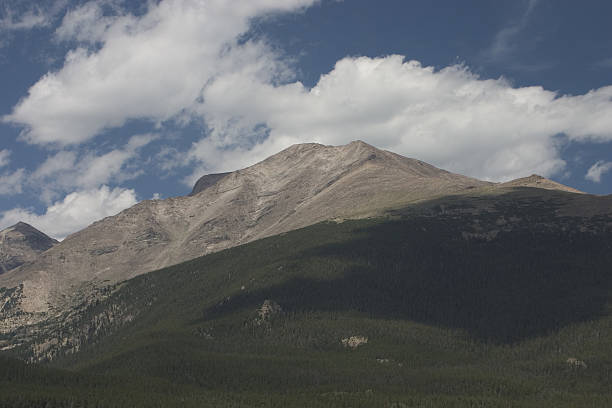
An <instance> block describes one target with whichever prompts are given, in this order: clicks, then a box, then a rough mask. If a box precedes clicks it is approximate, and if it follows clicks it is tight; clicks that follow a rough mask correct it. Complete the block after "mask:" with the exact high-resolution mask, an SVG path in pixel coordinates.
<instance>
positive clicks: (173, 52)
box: [0, 0, 612, 238]
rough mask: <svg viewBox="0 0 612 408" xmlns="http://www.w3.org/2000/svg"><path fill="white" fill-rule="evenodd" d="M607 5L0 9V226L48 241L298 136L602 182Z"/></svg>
mask: <svg viewBox="0 0 612 408" xmlns="http://www.w3.org/2000/svg"><path fill="white" fill-rule="evenodd" d="M610 15H612V3H610V2H609V1H596V0H590V1H589V0H586V1H583V2H580V3H578V2H575V1H570V0H524V1H520V0H512V1H510V0H508V1H502V0H499V1H485V0H466V1H462V2H456V1H451V0H445V1H443V0H429V1H425V0H423V1H420V0H414V1H400V0H380V1H376V2H373V1H369V0H345V1H332V0H327V1H325V0H323V1H319V2H317V1H315V0H235V1H231V2H229V1H224V0H210V1H208V0H162V1H123V0H97V1H86V0H79V1H72V0H47V1H42V2H41V1H29V0H0V117H1V118H2V120H1V121H0V228H4V227H6V226H9V225H11V224H13V223H15V222H17V221H18V220H24V221H26V222H30V223H32V224H33V225H34V226H36V227H38V228H40V229H41V230H43V231H45V232H48V233H50V234H51V235H53V236H55V237H58V238H62V237H64V236H66V235H67V234H69V233H71V232H74V231H76V230H78V229H80V228H83V227H84V226H86V225H88V224H89V223H91V222H92V221H94V220H96V219H100V218H102V217H105V216H108V215H112V214H114V213H116V212H118V211H120V210H121V209H123V208H126V207H127V206H131V205H133V204H134V203H136V202H137V201H139V200H143V199H151V198H156V197H160V198H166V197H170V196H176V195H182V194H186V193H188V192H189V191H190V189H191V185H192V183H193V182H194V181H195V180H196V179H197V178H198V177H199V176H200V175H202V174H205V173H207V172H216V171H228V170H234V169H237V168H241V167H245V166H247V165H250V164H253V163H255V162H257V161H259V160H262V159H263V158H265V157H267V156H269V155H271V154H274V153H276V152H278V151H280V150H281V149H283V148H285V147H287V146H289V145H291V144H293V143H302V142H312V141H314V142H320V143H325V144H344V143H348V142H350V141H352V140H355V139H362V140H364V141H366V142H368V143H371V144H373V145H375V146H377V147H380V148H384V149H388V150H391V151H395V152H397V153H400V154H403V155H406V156H409V157H416V158H419V159H421V160H425V161H427V162H430V163H432V164H434V165H437V166H439V167H442V168H445V169H447V170H450V171H455V172H458V173H462V174H467V175H470V176H474V177H478V178H481V179H487V180H492V181H505V180H509V179H512V178H516V177H521V176H527V175H529V174H532V173H538V174H542V175H544V176H547V177H550V178H552V179H554V180H557V181H560V182H562V183H564V184H568V185H570V186H573V187H576V188H578V189H581V190H583V191H587V192H590V193H595V194H610V193H612V143H611V141H612V87H610V86H611V85H612V41H611V39H612V26H611V25H610V24H609V16H610Z"/></svg>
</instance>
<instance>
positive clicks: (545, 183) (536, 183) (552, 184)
mask: <svg viewBox="0 0 612 408" xmlns="http://www.w3.org/2000/svg"><path fill="white" fill-rule="evenodd" d="M498 186H499V187H535V188H543V189H545V190H560V191H566V192H569V193H578V194H584V192H582V191H580V190H576V189H575V188H572V187H569V186H566V185H564V184H561V183H557V182H556V181H553V180H550V179H547V178H546V177H542V176H540V175H539V174H532V175H531V176H527V177H522V178H518V179H515V180H510V181H507V182H505V183H500V184H498Z"/></svg>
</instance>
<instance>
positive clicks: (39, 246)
mask: <svg viewBox="0 0 612 408" xmlns="http://www.w3.org/2000/svg"><path fill="white" fill-rule="evenodd" d="M57 243H58V242H57V241H56V240H54V239H53V238H50V237H48V236H47V235H45V234H43V233H42V232H40V231H39V230H37V229H36V228H34V227H32V226H31V225H28V224H26V223H24V222H19V223H17V224H15V225H13V226H12V227H9V228H7V229H5V230H2V231H0V274H2V273H5V272H8V271H10V270H12V269H15V268H17V267H18V266H20V265H22V264H24V263H25V262H30V261H33V260H34V259H35V258H36V257H37V256H38V254H40V253H41V252H44V251H46V250H47V249H49V248H51V247H52V246H53V245H55V244H57Z"/></svg>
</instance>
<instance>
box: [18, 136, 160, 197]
mask: <svg viewBox="0 0 612 408" xmlns="http://www.w3.org/2000/svg"><path fill="white" fill-rule="evenodd" d="M158 138H159V135H157V134H143V135H135V136H132V137H131V138H130V139H129V140H128V142H127V143H126V144H125V145H124V146H123V147H122V148H119V149H114V150H111V151H110V152H108V153H105V154H101V155H98V154H95V153H94V152H87V153H84V154H81V155H79V154H78V153H77V152H76V151H73V150H70V151H66V150H62V151H59V152H57V153H55V154H54V155H51V156H49V157H47V159H46V160H45V161H44V162H43V163H42V164H41V165H40V166H39V167H38V168H37V169H36V170H35V171H34V172H33V173H32V174H31V175H30V177H29V183H30V185H32V186H33V187H34V188H36V189H39V190H40V191H41V193H40V194H41V195H40V197H41V198H42V199H43V201H45V202H50V201H51V200H54V199H56V198H57V197H58V195H60V194H61V193H64V192H66V191H71V190H73V189H92V188H97V187H99V186H101V185H103V184H108V183H110V182H117V183H120V182H123V181H126V180H129V179H131V178H133V177H136V176H138V175H139V174H140V173H141V172H142V169H137V170H134V169H128V168H127V167H128V165H129V164H130V162H132V161H134V160H136V159H137V158H138V157H139V152H140V149H141V148H143V147H144V146H146V145H147V144H149V143H151V142H152V141H154V140H156V139H158Z"/></svg>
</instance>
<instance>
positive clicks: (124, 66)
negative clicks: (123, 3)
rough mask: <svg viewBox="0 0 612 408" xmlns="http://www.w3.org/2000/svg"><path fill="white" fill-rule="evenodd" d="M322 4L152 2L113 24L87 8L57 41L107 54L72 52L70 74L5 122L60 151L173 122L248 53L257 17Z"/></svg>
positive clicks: (56, 76)
mask: <svg viewBox="0 0 612 408" xmlns="http://www.w3.org/2000/svg"><path fill="white" fill-rule="evenodd" d="M314 1H315V0H236V1H231V2H229V1H225V0H214V1H206V2H203V1H199V0H162V1H160V2H150V3H149V9H148V11H147V12H146V13H145V14H144V15H143V16H134V15H131V14H119V15H115V16H114V17H105V18H101V15H100V11H99V8H97V7H96V4H95V3H90V4H87V5H85V6H83V7H81V8H79V9H76V10H74V11H73V12H71V13H69V14H68V15H66V17H65V19H64V21H63V23H64V24H63V25H62V26H61V27H60V28H58V30H57V37H58V38H60V39H70V38H71V39H76V40H78V41H82V42H96V43H100V44H101V48H100V49H99V50H97V51H91V50H88V49H87V48H78V49H75V50H72V51H71V52H69V53H68V55H67V56H66V59H65V63H64V66H63V68H62V69H61V70H59V71H58V72H50V73H48V74H47V75H45V76H43V77H42V78H41V79H40V80H39V81H38V82H37V83H36V84H34V85H33V86H32V87H31V88H30V90H29V93H28V96H27V97H26V98H24V99H23V100H22V101H21V102H20V103H19V104H18V105H17V106H15V108H14V110H13V113H12V114H10V115H8V116H5V118H4V120H5V121H8V122H12V123H16V124H21V125H23V126H24V131H23V132H22V138H23V139H24V140H26V141H28V142H30V143H36V144H47V143H56V144H60V145H69V144H75V143H81V142H83V141H86V140H88V139H91V138H92V137H94V136H95V135H96V134H98V133H100V132H102V131H103V130H104V129H107V128H112V127H118V126H121V125H123V124H124V123H125V122H126V121H127V120H128V119H133V118H141V119H149V120H151V121H154V122H161V121H164V120H168V119H170V118H172V117H174V116H175V115H177V114H180V113H181V112H182V111H183V110H184V109H186V108H188V107H189V106H191V105H192V104H193V103H194V101H195V100H196V99H197V98H198V97H199V96H200V92H201V89H202V87H203V86H204V85H205V84H206V83H207V82H208V81H210V80H211V79H212V78H214V77H215V76H216V75H218V74H219V72H220V71H219V70H223V69H224V68H225V67H227V66H234V65H235V61H236V58H237V55H238V54H239V53H238V52H237V50H240V49H243V48H244V49H246V50H247V51H248V49H249V48H250V47H249V46H245V47H243V46H240V45H237V42H236V40H237V37H238V36H239V35H241V34H242V33H244V32H246V31H247V30H248V28H249V21H250V19H251V18H253V17H255V16H258V15H263V14H266V13H271V12H281V11H291V10H296V9H299V8H300V7H304V6H308V5H310V4H312V3H313V2H314ZM230 50H231V51H230ZM229 59H231V60H229Z"/></svg>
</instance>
